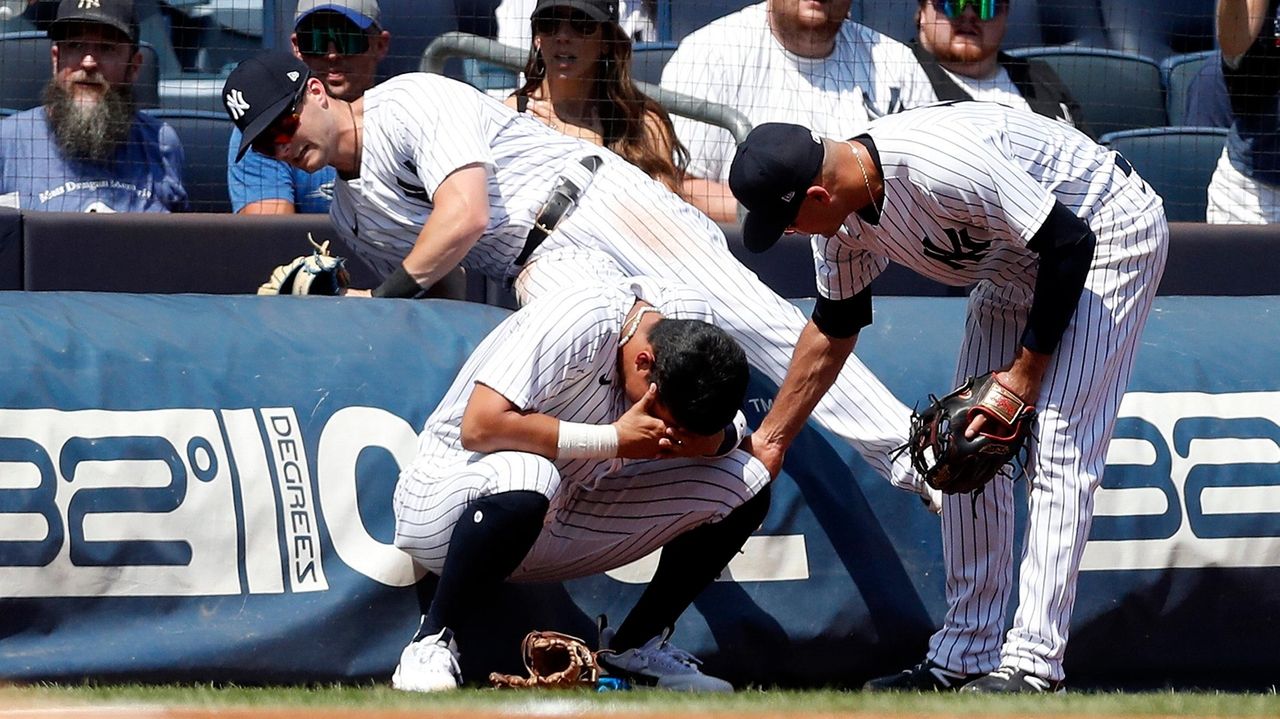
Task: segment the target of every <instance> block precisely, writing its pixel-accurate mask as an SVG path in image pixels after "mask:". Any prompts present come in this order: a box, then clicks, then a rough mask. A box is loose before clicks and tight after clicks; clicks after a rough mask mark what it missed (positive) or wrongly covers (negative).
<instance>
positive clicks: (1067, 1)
mask: <svg viewBox="0 0 1280 719" xmlns="http://www.w3.org/2000/svg"><path fill="white" fill-rule="evenodd" d="M1098 2H1099V0H1039V3H1040V32H1041V36H1042V37H1043V38H1044V44H1045V45H1075V46H1084V47H1108V44H1107V42H1108V41H1107V29H1106V25H1104V24H1103V21H1102V8H1101V7H1100V6H1099V4H1098ZM1013 4H1014V5H1015V6H1016V5H1017V4H1018V0H1014V3H1013ZM1006 44H1008V45H1010V46H1012V45H1013V43H1006Z"/></svg>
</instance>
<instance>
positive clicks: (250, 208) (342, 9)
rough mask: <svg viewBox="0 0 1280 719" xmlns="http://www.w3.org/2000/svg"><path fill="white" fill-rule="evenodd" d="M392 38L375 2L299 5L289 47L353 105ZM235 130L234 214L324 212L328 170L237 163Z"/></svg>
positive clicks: (259, 158) (230, 170)
mask: <svg viewBox="0 0 1280 719" xmlns="http://www.w3.org/2000/svg"><path fill="white" fill-rule="evenodd" d="M390 41H391V34H390V33H389V32H387V31H386V30H383V29H382V27H381V25H380V8H379V7H378V0H301V1H300V2H299V3H298V8H297V12H296V13H295V14H294V18H293V35H292V36H291V39H290V42H291V43H292V46H293V52H294V55H296V56H297V57H299V58H301V59H302V61H303V62H304V63H306V65H307V68H308V69H309V70H310V71H311V73H312V74H314V75H315V76H316V77H317V78H319V79H320V80H321V81H322V82H323V83H324V84H325V86H326V87H327V88H328V90H329V94H330V95H332V96H333V97H336V98H340V99H342V100H346V101H348V102H349V101H352V100H355V99H357V98H359V97H360V96H362V95H364V93H365V90H368V89H369V88H370V87H372V86H373V84H374V83H375V82H376V80H377V67H378V62H379V61H381V60H382V58H384V57H386V55H387V48H388V44H389V43H390ZM240 139H241V138H240V131H239V130H238V129H237V130H233V131H232V133H231V143H230V147H229V149H228V154H229V157H228V163H227V188H228V190H229V191H230V193H231V208H232V210H233V211H235V212H238V213H241V214H246V215H258V214H293V213H295V212H308V213H310V212H314V213H319V212H328V211H329V203H330V202H331V201H332V200H333V182H334V179H335V177H336V175H335V173H334V171H333V169H332V168H323V169H321V170H319V171H318V172H306V171H303V170H298V169H295V168H291V167H289V165H288V164H286V163H283V162H280V161H279V160H276V159H274V158H272V157H270V153H269V152H268V153H267V154H261V153H249V154H247V155H245V156H244V157H243V158H241V159H236V157H237V155H236V153H237V151H238V150H239V148H240Z"/></svg>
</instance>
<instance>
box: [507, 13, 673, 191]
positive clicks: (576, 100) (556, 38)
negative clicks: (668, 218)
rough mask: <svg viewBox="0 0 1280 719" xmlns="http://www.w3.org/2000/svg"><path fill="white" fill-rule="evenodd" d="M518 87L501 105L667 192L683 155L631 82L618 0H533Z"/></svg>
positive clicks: (657, 109) (660, 113)
mask: <svg viewBox="0 0 1280 719" xmlns="http://www.w3.org/2000/svg"><path fill="white" fill-rule="evenodd" d="M531 21H532V24H533V45H532V47H531V48H530V50H529V61H528V63H526V64H525V68H524V76H525V83H524V85H523V86H521V87H520V88H519V89H518V90H516V92H515V94H513V95H512V96H511V97H509V98H507V104H508V105H510V106H511V107H514V108H516V110H518V111H520V112H527V113H529V114H530V115H533V116H534V117H536V118H538V119H539V120H541V121H542V122H545V123H546V124H547V125H549V126H550V127H551V128H552V129H554V130H558V131H560V132H563V133H565V134H566V135H572V136H574V137H580V138H583V139H585V140H589V141H591V142H594V143H596V144H598V145H603V146H604V147H607V148H609V149H610V150H613V151H614V152H616V153H617V154H619V155H621V156H622V157H623V158H625V159H626V160H628V161H629V162H631V163H632V164H634V165H636V166H637V167H639V168H640V169H642V170H644V171H645V172H646V173H647V174H648V175H649V176H650V177H653V178H654V179H656V180H659V181H660V182H662V183H663V184H665V185H666V186H667V187H669V188H670V189H671V190H672V191H674V192H680V191H681V187H682V184H683V182H684V166H685V165H686V164H687V163H688V159H689V153H688V152H687V151H686V150H685V148H684V146H683V145H681V144H680V142H679V141H678V140H677V139H676V135H675V130H674V129H673V128H672V125H671V118H670V117H669V116H668V115H667V112H666V110H664V109H662V106H661V105H659V104H658V103H657V102H655V101H654V100H652V99H650V98H649V97H646V96H645V95H644V93H642V92H640V91H639V90H638V89H637V88H636V85H635V83H634V82H633V81H632V79H631V38H629V37H627V35H626V33H625V32H624V31H623V29H622V27H621V26H620V25H619V24H618V2H617V0H539V1H538V4H537V6H536V7H535V8H534V10H533V15H532V20H531Z"/></svg>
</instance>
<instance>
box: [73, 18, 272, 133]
mask: <svg viewBox="0 0 1280 719" xmlns="http://www.w3.org/2000/svg"><path fill="white" fill-rule="evenodd" d="M85 1H86V2H92V1H93V0H85ZM225 99H226V101H227V112H229V113H231V119H232V120H239V119H240V118H242V117H244V113H245V111H246V110H248V109H249V103H248V102H246V101H245V99H244V93H242V92H240V91H239V90H232V91H231V92H229V93H227V97H226V98H225Z"/></svg>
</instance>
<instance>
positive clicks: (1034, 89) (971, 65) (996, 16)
mask: <svg viewBox="0 0 1280 719" xmlns="http://www.w3.org/2000/svg"><path fill="white" fill-rule="evenodd" d="M1010 2H1012V0H919V3H920V8H919V10H917V12H916V28H917V31H918V34H917V36H916V41H915V42H913V43H911V49H912V51H913V52H915V55H916V59H918V60H919V61H920V66H921V67H922V68H924V72H925V74H926V75H928V76H929V81H930V82H931V83H932V84H933V91H934V93H935V94H937V96H938V99H939V100H985V101H988V102H999V103H1002V104H1004V105H1009V106H1011V107H1022V108H1026V109H1030V110H1032V111H1033V112H1037V113H1039V114H1041V115H1044V116H1046V117H1052V118H1054V119H1056V120H1062V121H1063V122H1067V123H1070V124H1072V125H1074V126H1075V127H1076V128H1077V129H1079V130H1081V131H1082V132H1085V133H1086V134H1088V133H1089V130H1088V128H1087V127H1085V124H1084V118H1083V114H1082V113H1081V111H1080V105H1079V103H1077V102H1076V100H1075V98H1073V97H1071V93H1070V91H1068V90H1067V87H1066V85H1064V84H1063V82H1062V80H1061V79H1060V78H1059V77H1058V74H1057V73H1055V72H1054V71H1053V68H1051V67H1049V65H1048V63H1045V62H1041V61H1039V60H1030V61H1028V60H1024V59H1021V58H1016V57H1013V56H1011V55H1009V54H1007V53H1003V52H1000V44H1001V43H1002V42H1003V41H1004V34H1005V31H1006V30H1007V29H1008V20H1009V4H1010Z"/></svg>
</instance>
